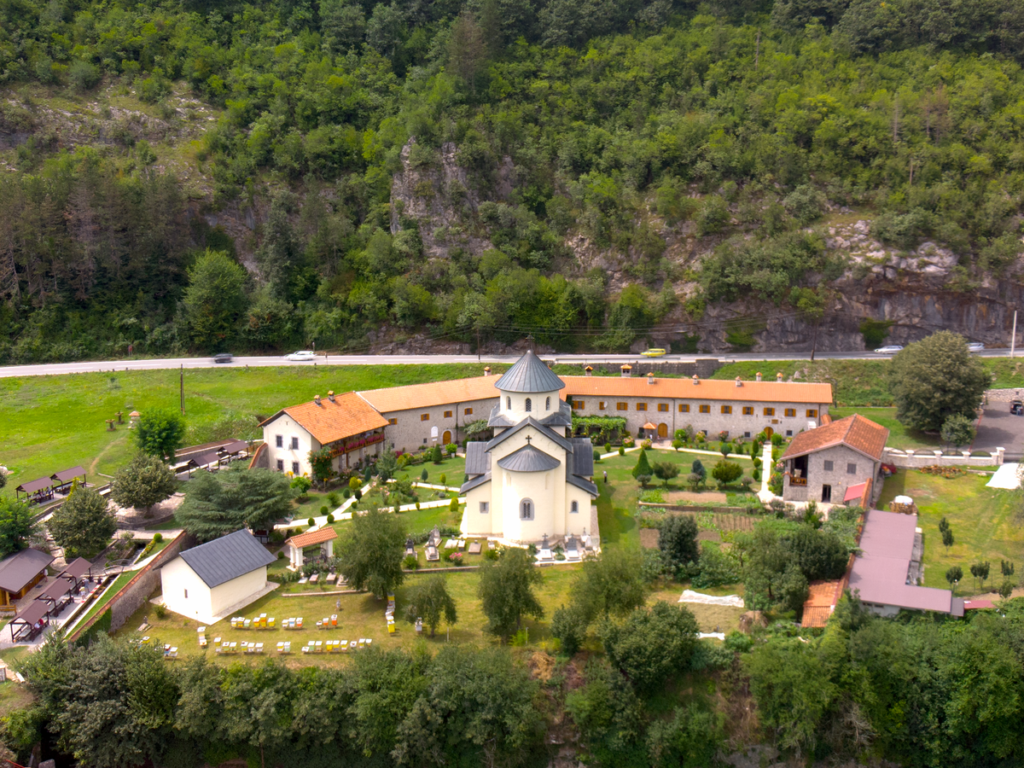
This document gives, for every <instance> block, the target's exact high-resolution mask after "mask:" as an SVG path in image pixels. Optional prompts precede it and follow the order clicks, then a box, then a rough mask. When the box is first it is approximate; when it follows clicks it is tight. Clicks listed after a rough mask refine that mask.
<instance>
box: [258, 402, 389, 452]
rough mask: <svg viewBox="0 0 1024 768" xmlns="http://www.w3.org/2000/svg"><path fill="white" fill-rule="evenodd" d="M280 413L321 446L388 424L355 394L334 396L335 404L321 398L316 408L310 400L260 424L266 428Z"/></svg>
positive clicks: (284, 410)
mask: <svg viewBox="0 0 1024 768" xmlns="http://www.w3.org/2000/svg"><path fill="white" fill-rule="evenodd" d="M281 413H287V414H288V415H289V416H291V417H292V418H293V419H295V421H296V423H297V424H299V425H300V426H301V427H302V428H303V429H305V430H306V431H307V432H309V434H311V435H312V436H313V437H315V438H316V439H317V440H318V441H319V442H320V444H321V445H326V444H327V443H333V442H334V441H336V440H344V439H345V438H346V437H355V436H356V435H360V434H362V433H363V432H369V431H370V430H372V429H380V428H382V427H386V426H387V425H388V420H387V419H385V418H384V417H383V416H381V415H380V414H379V413H377V412H376V411H375V410H373V408H371V407H370V406H369V405H367V403H366V401H365V400H363V399H362V398H361V397H359V395H357V394H356V393H355V392H346V393H345V394H343V395H337V396H335V398H334V402H331V401H330V400H329V399H327V398H326V397H322V398H320V404H319V405H317V403H316V401H313V400H311V401H310V402H308V403H302V404H300V405H292V406H289V407H288V408H285V409H283V410H282V411H279V412H278V413H277V414H275V415H274V416H272V417H270V418H269V419H267V420H266V421H265V422H263V424H269V423H270V422H271V421H273V420H274V419H276V418H277V417H278V416H280V415H281ZM263 424H261V425H260V426H263Z"/></svg>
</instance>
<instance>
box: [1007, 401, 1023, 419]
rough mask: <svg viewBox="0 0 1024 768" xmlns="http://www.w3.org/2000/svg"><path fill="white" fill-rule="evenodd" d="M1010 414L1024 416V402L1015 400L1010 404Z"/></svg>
mask: <svg viewBox="0 0 1024 768" xmlns="http://www.w3.org/2000/svg"><path fill="white" fill-rule="evenodd" d="M1010 413H1012V414H1013V415H1014V416H1024V401H1021V400H1014V401H1013V402H1012V403H1010Z"/></svg>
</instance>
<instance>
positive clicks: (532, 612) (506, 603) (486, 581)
mask: <svg viewBox="0 0 1024 768" xmlns="http://www.w3.org/2000/svg"><path fill="white" fill-rule="evenodd" d="M543 581H544V577H543V576H542V575H541V572H540V570H539V569H538V568H536V567H534V563H533V560H532V558H531V557H530V555H529V553H528V552H527V551H526V550H525V549H519V548H518V547H509V548H507V549H505V550H504V551H503V552H502V554H501V556H500V557H499V558H498V559H497V560H493V561H487V562H485V563H484V564H483V566H482V567H481V568H480V587H479V590H480V599H481V601H482V602H483V611H484V615H485V616H486V617H487V631H488V632H490V633H492V634H494V635H498V636H499V637H503V638H507V637H508V636H509V635H511V634H512V633H513V632H515V631H517V630H518V629H519V627H520V625H521V624H522V620H523V617H524V616H532V617H533V618H535V619H539V618H541V617H542V616H543V615H544V607H543V606H542V605H541V604H540V601H539V600H538V599H537V595H536V594H535V593H534V588H535V587H536V586H538V585H540V584H541V583H543Z"/></svg>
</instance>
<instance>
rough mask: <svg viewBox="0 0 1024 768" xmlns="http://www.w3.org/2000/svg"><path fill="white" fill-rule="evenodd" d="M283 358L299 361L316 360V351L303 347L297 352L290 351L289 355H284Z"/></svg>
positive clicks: (308, 361)
mask: <svg viewBox="0 0 1024 768" xmlns="http://www.w3.org/2000/svg"><path fill="white" fill-rule="evenodd" d="M284 359H285V360H291V361H293V362H299V363H311V362H313V361H314V360H316V352H312V351H310V350H308V349H303V350H300V351H298V352H292V353H291V354H290V355H285V357H284Z"/></svg>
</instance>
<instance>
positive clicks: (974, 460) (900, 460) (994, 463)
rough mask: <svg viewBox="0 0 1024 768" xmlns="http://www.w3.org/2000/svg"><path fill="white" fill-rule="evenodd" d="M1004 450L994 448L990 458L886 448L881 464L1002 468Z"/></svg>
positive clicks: (920, 466)
mask: <svg viewBox="0 0 1024 768" xmlns="http://www.w3.org/2000/svg"><path fill="white" fill-rule="evenodd" d="M1004 454H1005V450H1004V449H1002V448H996V449H995V450H994V451H993V452H992V455H991V456H974V455H972V454H971V452H970V451H961V452H960V453H958V454H943V453H942V451H898V450H896V449H895V448H886V449H885V450H884V451H883V452H882V463H883V464H892V465H893V466H896V467H899V468H901V469H921V468H923V467H935V466H939V467H953V466H958V467H998V466H1002V463H1003V459H1004Z"/></svg>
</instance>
